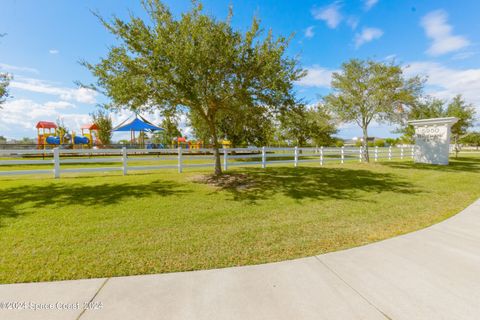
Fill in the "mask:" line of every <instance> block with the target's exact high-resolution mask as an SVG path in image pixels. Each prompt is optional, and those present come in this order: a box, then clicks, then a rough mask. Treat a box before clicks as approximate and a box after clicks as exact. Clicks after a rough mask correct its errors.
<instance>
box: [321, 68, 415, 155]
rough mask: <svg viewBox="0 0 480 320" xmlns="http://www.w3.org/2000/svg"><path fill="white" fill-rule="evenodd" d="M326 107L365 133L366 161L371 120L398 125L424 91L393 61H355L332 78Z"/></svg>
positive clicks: (325, 98) (340, 118) (325, 99)
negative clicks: (397, 122)
mask: <svg viewBox="0 0 480 320" xmlns="http://www.w3.org/2000/svg"><path fill="white" fill-rule="evenodd" d="M331 86H332V91H333V92H332V93H331V94H329V95H327V96H325V97H324V101H325V103H326V106H327V107H328V108H329V109H330V110H331V111H332V112H333V114H334V115H336V116H337V117H338V119H339V120H340V121H342V122H355V123H356V124H357V125H358V126H359V127H360V128H361V129H362V133H363V148H364V153H363V158H364V160H365V161H367V162H368V161H369V153H368V143H367V142H368V139H367V138H368V127H369V125H370V124H371V122H372V121H377V122H396V121H399V120H400V118H401V117H402V116H403V115H404V114H405V110H406V109H407V108H408V107H409V106H411V105H414V104H415V101H416V100H417V99H418V97H419V96H420V94H421V92H422V88H423V81H422V79H420V78H419V77H413V78H406V77H405V76H404V75H403V71H402V68H401V67H400V66H399V65H396V64H395V63H394V62H391V63H383V62H377V61H373V60H359V59H352V60H350V61H348V62H346V63H344V64H342V67H341V70H340V71H339V72H334V73H333V75H332V83H331Z"/></svg>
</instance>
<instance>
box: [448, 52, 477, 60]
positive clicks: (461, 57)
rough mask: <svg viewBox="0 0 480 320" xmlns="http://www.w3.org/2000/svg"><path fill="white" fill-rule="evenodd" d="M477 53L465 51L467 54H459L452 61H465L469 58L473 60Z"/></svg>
mask: <svg viewBox="0 0 480 320" xmlns="http://www.w3.org/2000/svg"><path fill="white" fill-rule="evenodd" d="M476 54H477V52H474V51H465V52H459V53H457V54H455V55H454V56H453V57H452V59H453V60H464V59H468V58H471V57H473V56H474V55H476Z"/></svg>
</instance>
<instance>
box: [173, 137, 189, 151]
mask: <svg viewBox="0 0 480 320" xmlns="http://www.w3.org/2000/svg"><path fill="white" fill-rule="evenodd" d="M172 145H173V148H178V147H181V148H183V149H186V148H188V143H187V138H186V137H176V138H173V140H172Z"/></svg>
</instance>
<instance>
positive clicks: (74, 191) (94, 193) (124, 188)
mask: <svg viewBox="0 0 480 320" xmlns="http://www.w3.org/2000/svg"><path fill="white" fill-rule="evenodd" d="M99 179H101V177H99ZM186 192H189V191H187V190H185V189H183V188H182V185H181V184H179V183H176V182H173V181H160V180H157V181H153V182H149V183H143V184H142V183H140V184H138V183H137V184H132V183H111V184H110V183H103V184H99V185H84V184H82V183H81V182H78V183H74V184H64V183H55V182H51V183H49V184H46V185H43V186H42V187H38V186H26V185H23V186H20V187H15V188H10V189H4V190H1V192H0V227H1V226H2V220H3V219H4V218H16V217H18V216H20V215H24V214H26V213H27V212H30V211H32V210H33V209H31V208H42V207H45V206H53V208H52V210H55V206H57V207H58V206H68V205H79V206H85V207H90V206H94V205H111V204H116V203H119V202H122V201H124V200H125V199H126V198H143V197H149V196H152V195H153V196H159V197H167V196H171V195H176V194H183V193H186ZM24 204H25V205H27V206H28V209H27V210H22V208H21V206H23V205H24Z"/></svg>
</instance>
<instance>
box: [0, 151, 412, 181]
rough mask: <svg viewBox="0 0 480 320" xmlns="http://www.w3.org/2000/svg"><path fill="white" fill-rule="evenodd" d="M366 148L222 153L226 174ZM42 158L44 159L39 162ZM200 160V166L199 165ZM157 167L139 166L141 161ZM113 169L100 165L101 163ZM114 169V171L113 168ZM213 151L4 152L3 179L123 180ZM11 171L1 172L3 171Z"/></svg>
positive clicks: (389, 154) (208, 163) (0, 158)
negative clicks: (73, 176) (79, 176)
mask: <svg viewBox="0 0 480 320" xmlns="http://www.w3.org/2000/svg"><path fill="white" fill-rule="evenodd" d="M363 152H364V151H363V149H362V148H361V147H360V148H356V147H342V148H332V147H328V148H327V147H325V148H324V147H320V148H299V147H294V148H270V147H262V148H235V149H232V148H228V149H221V150H220V153H221V156H222V158H223V161H222V162H223V169H224V170H228V168H230V167H232V166H248V165H259V166H261V167H262V168H266V167H267V166H268V165H269V164H293V166H294V167H298V166H299V165H300V164H301V163H305V162H313V163H318V164H319V165H321V166H323V165H325V164H327V163H332V162H337V163H338V162H339V163H345V162H346V161H359V162H361V161H362V160H363V157H362V155H363ZM369 154H370V159H371V161H375V162H376V161H384V160H393V159H411V158H413V154H414V147H413V146H406V147H389V148H378V147H375V148H370V152H369ZM39 158H42V159H39ZM197 160H201V161H202V162H200V163H195V161H197ZM143 161H149V162H153V164H149V165H138V164H135V163H136V162H138V163H140V164H141V163H142V162H143ZM102 163H105V164H107V163H108V164H109V166H98V165H99V164H102ZM76 164H94V165H95V166H87V167H77V166H76ZM48 165H50V166H53V168H52V167H50V168H45V169H43V168H41V169H37V168H35V169H27V170H22V167H23V166H41V167H43V166H45V167H48ZM110 165H114V166H110ZM213 166H214V156H213V150H212V149H182V148H178V149H126V148H122V149H74V150H70V149H59V148H55V149H50V150H0V176H5V175H22V174H53V177H55V178H60V176H61V174H62V173H79V172H108V171H118V172H122V174H123V175H126V174H128V172H130V171H137V170H160V169H177V170H178V172H179V173H181V172H182V170H183V169H184V168H194V167H213ZM5 168H6V169H9V170H2V169H5Z"/></svg>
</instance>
